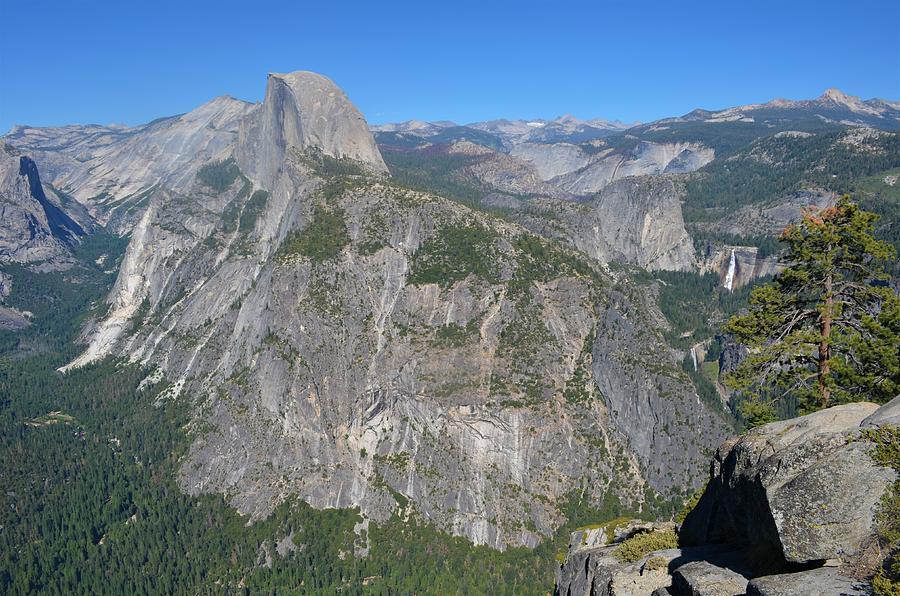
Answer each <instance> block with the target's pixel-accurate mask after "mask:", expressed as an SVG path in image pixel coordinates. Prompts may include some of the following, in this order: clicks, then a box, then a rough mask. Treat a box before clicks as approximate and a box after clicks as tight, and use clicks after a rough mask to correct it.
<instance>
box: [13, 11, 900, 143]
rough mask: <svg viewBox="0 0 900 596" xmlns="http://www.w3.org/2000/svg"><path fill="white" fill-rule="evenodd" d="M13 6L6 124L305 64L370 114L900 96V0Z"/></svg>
mask: <svg viewBox="0 0 900 596" xmlns="http://www.w3.org/2000/svg"><path fill="white" fill-rule="evenodd" d="M0 3H2V10H0V13H2V14H3V15H4V20H5V24H4V27H3V35H2V36H0V132H5V131H7V130H8V129H9V127H10V126H12V125H13V124H18V123H26V124H32V125H58V124H64V123H88V122H90V123H101V124H106V123H112V122H116V123H124V124H138V123H141V122H146V121H149V120H152V119H153V118H157V117H160V116H165V115H171V114H177V113H181V112H185V111H188V110H190V109H192V108H194V107H196V106H197V105H199V104H201V103H203V102H205V101H207V100H209V99H211V98H212V97H215V96H217V95H221V94H230V95H233V96H235V97H239V98H242V99H247V100H253V101H256V100H260V99H261V98H262V94H263V91H264V87H265V79H266V73H267V72H269V71H275V72H286V71H291V70H300V69H302V70H314V71H317V72H321V73H323V74H325V75H327V76H329V77H331V78H332V79H333V80H334V81H335V82H336V83H337V84H338V85H340V86H341V87H343V88H344V90H345V91H347V93H348V95H349V96H350V98H351V100H353V101H354V103H356V105H357V106H358V107H359V108H360V109H361V110H362V111H363V113H364V114H365V115H366V117H367V118H368V119H369V121H371V122H391V121H398V120H405V119H409V118H420V119H426V120H435V119H452V120H455V121H458V122H469V121H474V120H483V119H489V118H496V117H511V118H516V117H524V118H532V117H554V116H557V115H560V114H563V113H572V114H574V115H576V116H579V117H583V118H586V117H604V118H611V119H612V118H618V119H621V120H625V121H632V120H643V121H647V120H652V119H655V118H660V117H663V116H669V115H677V114H683V113H685V112H688V111H690V110H692V109H694V108H697V107H703V108H721V107H727V106H731V105H737V104H743V103H751V102H759V101H766V100H769V99H771V98H773V97H787V98H807V97H814V96H817V95H819V94H820V93H821V92H822V91H823V90H824V89H825V88H826V87H830V86H835V87H838V88H840V89H841V90H843V91H845V92H847V93H850V94H853V95H860V96H862V97H864V98H869V97H873V96H879V97H885V98H887V99H894V100H900V24H898V23H900V2H897V1H896V0H882V1H878V2H873V1H869V0H860V1H856V2H852V3H851V2H846V1H843V2H831V1H818V2H807V1H798V2H793V1H781V2H768V1H766V2H753V1H750V2H740V3H738V2H729V1H728V0H724V1H721V0H720V1H718V2H690V1H680V2H679V1H675V0H670V1H668V2H641V1H631V2H625V1H611V2H600V1H596V2H564V1H558V2H527V1H524V0H522V1H518V2H491V1H490V0H481V1H479V2H468V1H465V0H463V1H454V2H428V1H426V0H422V1H419V2H409V3H404V2H392V3H388V2H373V1H370V2H359V3H355V2H339V1H335V0H331V1H326V0H321V1H320V2H316V3H305V2H269V1H266V0H261V1H258V2H251V1H248V0H245V1H243V2H232V1H231V0H219V1H217V2H206V1H191V0H181V1H179V2H171V1H170V0H160V1H154V2H145V1H142V0H129V1H122V0H116V1H106V2H100V1H95V2H86V1H80V0H67V1H53V2H50V1H43V0H27V1H18V2H15V1H14V0H0Z"/></svg>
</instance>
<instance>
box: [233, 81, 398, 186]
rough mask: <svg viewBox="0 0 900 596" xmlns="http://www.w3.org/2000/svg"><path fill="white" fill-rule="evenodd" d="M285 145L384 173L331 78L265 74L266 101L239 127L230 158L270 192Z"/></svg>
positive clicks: (367, 136) (369, 137) (378, 156)
mask: <svg viewBox="0 0 900 596" xmlns="http://www.w3.org/2000/svg"><path fill="white" fill-rule="evenodd" d="M289 147H296V148H299V149H305V148H307V147H316V148H317V149H319V150H321V151H322V152H323V153H324V154H325V155H330V156H332V157H338V158H341V157H347V158H350V159H354V160H357V161H360V162H363V163H365V164H367V165H368V166H369V167H370V168H371V169H372V170H373V171H374V172H378V173H382V172H386V171H387V166H385V165H384V161H383V160H382V158H381V153H379V151H378V148H377V147H376V146H375V141H374V139H373V138H372V134H371V133H370V132H369V128H368V125H367V124H366V121H365V119H364V118H363V116H362V114H360V113H359V110H357V109H356V107H355V106H354V105H353V104H351V103H350V100H348V99H347V96H346V95H345V94H344V92H343V91H341V90H340V89H339V88H338V87H337V86H336V85H335V84H334V83H332V82H331V80H329V79H327V78H326V77H323V76H322V75H319V74H316V73H312V72H304V71H298V72H292V73H290V74H276V73H270V74H269V82H268V85H267V86H266V97H265V100H264V101H263V103H262V105H261V106H259V107H257V108H256V109H255V111H254V113H253V114H251V115H250V117H249V118H246V119H245V120H244V121H243V122H242V124H241V129H240V135H239V139H238V144H237V149H236V152H235V157H236V159H237V162H238V165H239V166H240V167H241V169H242V171H243V172H244V173H245V174H246V175H247V176H248V177H249V178H250V179H251V180H253V181H254V182H256V183H258V184H260V185H262V186H264V187H266V188H269V187H271V186H272V184H273V183H274V181H275V175H276V173H277V170H278V168H279V167H280V166H281V163H282V162H283V161H284V155H285V151H286V150H287V149H288V148H289Z"/></svg>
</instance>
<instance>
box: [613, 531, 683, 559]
mask: <svg viewBox="0 0 900 596" xmlns="http://www.w3.org/2000/svg"><path fill="white" fill-rule="evenodd" d="M668 548H678V536H676V535H675V531H674V530H662V531H659V532H642V533H640V534H635V535H634V536H632V537H631V538H628V539H627V540H624V541H622V543H621V544H620V545H619V546H618V548H616V550H614V551H613V555H614V556H615V557H616V558H617V559H619V560H620V561H622V562H623V563H633V562H635V561H637V560H638V559H641V558H642V557H644V556H646V555H647V554H649V553H652V552H654V551H657V550H665V549H668Z"/></svg>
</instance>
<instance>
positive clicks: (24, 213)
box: [0, 144, 93, 268]
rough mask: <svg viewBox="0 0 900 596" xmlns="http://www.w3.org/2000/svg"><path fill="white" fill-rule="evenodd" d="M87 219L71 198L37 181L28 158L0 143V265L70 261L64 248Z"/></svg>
mask: <svg viewBox="0 0 900 596" xmlns="http://www.w3.org/2000/svg"><path fill="white" fill-rule="evenodd" d="M92 227H93V222H92V221H91V219H90V217H89V216H88V215H87V213H86V212H85V210H84V208H83V207H82V206H81V205H79V204H78V203H77V202H75V201H72V200H70V199H67V200H66V202H64V201H63V199H61V198H60V196H58V195H57V194H56V193H55V192H54V191H53V190H52V189H51V188H49V187H46V186H45V185H44V184H43V183H42V182H41V177H40V174H39V173H38V168H37V165H36V164H35V163H34V161H33V160H32V159H31V158H30V157H28V156H26V155H22V154H20V153H19V152H18V151H17V150H15V149H14V148H12V147H10V146H9V145H6V144H0V263H9V262H14V263H44V267H45V268H46V267H49V268H58V267H66V266H67V265H68V264H70V261H71V259H70V250H71V248H72V247H73V246H74V245H75V244H77V243H78V241H79V239H80V238H81V237H82V236H84V235H85V234H86V233H87V232H89V231H90V230H91V229H92Z"/></svg>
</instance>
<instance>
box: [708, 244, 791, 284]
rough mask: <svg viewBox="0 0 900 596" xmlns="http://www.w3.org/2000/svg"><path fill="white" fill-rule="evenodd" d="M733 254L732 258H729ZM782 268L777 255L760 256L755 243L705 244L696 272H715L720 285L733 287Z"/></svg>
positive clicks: (782, 265)
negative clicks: (711, 245) (706, 246)
mask: <svg viewBox="0 0 900 596" xmlns="http://www.w3.org/2000/svg"><path fill="white" fill-rule="evenodd" d="M732 255H733V257H732ZM783 269H784V264H783V263H781V262H779V260H778V255H761V254H760V252H759V249H758V248H757V247H755V246H731V245H727V244H726V245H722V246H718V247H715V248H713V247H709V250H708V251H707V253H706V254H705V255H704V256H703V257H702V258H701V261H700V263H699V264H698V270H699V272H700V273H715V274H717V275H718V276H719V280H720V283H721V285H722V287H724V288H725V289H727V290H731V291H734V290H737V289H739V288H742V287H744V286H746V285H747V284H749V283H751V282H752V281H754V280H757V279H760V278H763V277H768V276H772V275H776V274H778V273H780V272H781V271H782V270H783Z"/></svg>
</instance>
